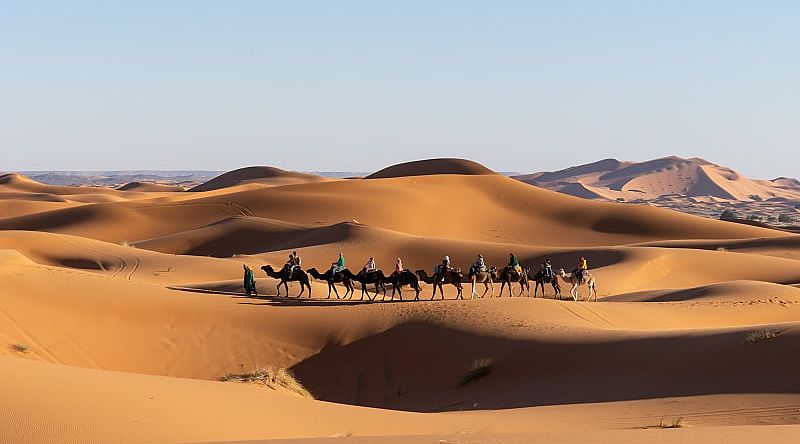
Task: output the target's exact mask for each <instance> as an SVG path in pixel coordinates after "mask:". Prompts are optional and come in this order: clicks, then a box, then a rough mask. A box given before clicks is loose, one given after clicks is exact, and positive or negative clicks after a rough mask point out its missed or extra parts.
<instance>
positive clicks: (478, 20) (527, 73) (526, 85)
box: [0, 0, 800, 177]
mask: <svg viewBox="0 0 800 444" xmlns="http://www.w3.org/2000/svg"><path fill="white" fill-rule="evenodd" d="M123 3H124V4H123ZM799 56H800V2H798V1H780V0H771V1H735V0H730V1H699V0H698V1H690V0H686V1H681V0H673V1H661V0H658V1H656V0H652V1H648V0H638V1H600V0H597V1H557V0H553V1H491V2H489V1H474V2H473V1H408V0H405V1H360V2H359V1H323V0H320V1H295V0H292V1H280V2H279V1H266V0H264V1H232V0H231V1H132V2H106V1H97V2H86V1H73V2H63V1H59V2H43V1H30V2H28V1H8V2H5V1H2V0H0V170H14V169H20V170H22V169H25V170H30V169H58V170H64V169H82V170H85V169H126V170H130V169H214V170H224V169H230V168H234V167H239V166H244V165H252V164H269V165H276V166H280V167H283V168H289V169H299V170H349V171H368V170H373V169H376V168H380V167H383V166H386V165H388V164H391V163H395V162H399V161H405V160H412V159H419V158H427V157H441V156H458V157H468V158H472V159H475V160H478V161H480V162H483V163H484V164H486V165H488V166H489V167H491V168H494V169H497V170H504V171H509V170H511V171H523V172H530V171H538V170H546V169H558V168H563V167H567V166H570V165H573V164H577V163H585V162H590V161H593V160H597V159H601V158H606V157H617V158H622V159H629V160H644V159H648V158H653V157H658V156H665V155H669V154H677V155H682V156H700V157H705V158H707V159H709V160H712V161H715V162H717V163H720V164H724V165H727V166H731V167H733V168H736V169H739V170H740V171H742V172H744V173H745V174H748V175H751V176H755V177H773V176H778V175H793V176H800V168H798V157H799V156H798V154H797V149H798V147H800V57H799Z"/></svg>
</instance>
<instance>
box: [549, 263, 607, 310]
mask: <svg viewBox="0 0 800 444" xmlns="http://www.w3.org/2000/svg"><path fill="white" fill-rule="evenodd" d="M556 276H558V277H560V278H561V279H562V280H563V281H564V282H566V283H568V284H569V285H571V286H572V287H571V288H570V289H569V294H570V295H572V298H573V299H574V300H575V301H577V300H578V288H580V286H581V285H586V286H588V287H589V296H588V297H587V298H586V302H589V300H590V299H591V298H592V295H594V301H595V302H597V285H596V284H597V282H596V281H595V280H594V276H592V273H590V272H589V270H585V271H584V272H583V279H578V277H577V276H576V275H575V273H572V274H570V275H569V276H567V272H566V271H564V269H563V268H559V270H558V271H556Z"/></svg>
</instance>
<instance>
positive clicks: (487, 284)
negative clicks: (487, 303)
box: [467, 267, 497, 299]
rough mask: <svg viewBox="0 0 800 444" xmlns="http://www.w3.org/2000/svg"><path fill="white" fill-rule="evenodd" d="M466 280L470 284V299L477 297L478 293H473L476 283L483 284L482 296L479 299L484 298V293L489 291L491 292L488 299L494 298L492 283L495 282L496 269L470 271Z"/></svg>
mask: <svg viewBox="0 0 800 444" xmlns="http://www.w3.org/2000/svg"><path fill="white" fill-rule="evenodd" d="M467 279H469V282H470V283H471V284H472V294H471V295H470V299H475V296H477V295H478V292H477V291H475V284H477V283H481V284H483V294H482V295H481V298H483V297H484V296H486V292H487V291H489V290H490V289H491V290H492V293H491V295H490V297H494V281H496V280H497V267H491V268H489V270H487V271H476V270H474V269H473V270H470V273H469V275H468V276H467Z"/></svg>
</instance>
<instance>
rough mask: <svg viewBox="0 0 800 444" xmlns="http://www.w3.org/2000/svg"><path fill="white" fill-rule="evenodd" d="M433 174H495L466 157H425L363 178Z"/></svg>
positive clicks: (389, 167)
mask: <svg viewBox="0 0 800 444" xmlns="http://www.w3.org/2000/svg"><path fill="white" fill-rule="evenodd" d="M435 174H462V175H470V176H478V175H487V174H497V173H495V172H494V171H492V170H490V169H489V168H486V167H485V166H483V165H481V164H479V163H477V162H475V161H472V160H468V159H448V158H443V159H426V160H415V161H413V162H404V163H398V164H397V165H392V166H388V167H386V168H384V169H382V170H379V171H376V172H374V173H372V174H370V175H369V176H367V177H365V179H385V178H390V177H407V176H430V175H435Z"/></svg>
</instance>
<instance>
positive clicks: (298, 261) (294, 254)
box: [289, 251, 303, 279]
mask: <svg viewBox="0 0 800 444" xmlns="http://www.w3.org/2000/svg"><path fill="white" fill-rule="evenodd" d="M302 263H303V260H302V259H300V256H299V255H298V254H297V252H296V251H292V266H291V268H290V269H289V278H290V279H291V278H292V275H293V274H294V271H295V270H297V269H299V268H300V265H301V264H302Z"/></svg>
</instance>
